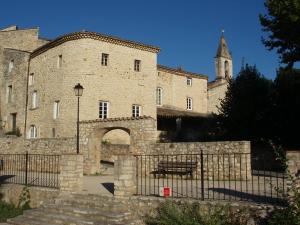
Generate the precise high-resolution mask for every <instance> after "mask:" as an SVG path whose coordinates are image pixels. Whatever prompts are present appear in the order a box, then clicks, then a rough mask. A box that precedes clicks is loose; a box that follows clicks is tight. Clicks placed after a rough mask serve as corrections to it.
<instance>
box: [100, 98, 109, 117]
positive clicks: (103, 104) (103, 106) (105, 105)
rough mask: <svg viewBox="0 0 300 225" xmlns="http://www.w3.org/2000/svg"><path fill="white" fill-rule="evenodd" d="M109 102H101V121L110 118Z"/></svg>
mask: <svg viewBox="0 0 300 225" xmlns="http://www.w3.org/2000/svg"><path fill="white" fill-rule="evenodd" d="M108 106H109V102H105V101H100V102H99V119H106V118H107V117H108Z"/></svg>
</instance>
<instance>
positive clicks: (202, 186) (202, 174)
mask: <svg viewBox="0 0 300 225" xmlns="http://www.w3.org/2000/svg"><path fill="white" fill-rule="evenodd" d="M203 162H204V160H203V150H202V149H201V153H200V163H201V166H200V168H201V199H202V200H204V165H203Z"/></svg>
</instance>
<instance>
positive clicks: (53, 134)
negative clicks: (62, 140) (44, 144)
mask: <svg viewBox="0 0 300 225" xmlns="http://www.w3.org/2000/svg"><path fill="white" fill-rule="evenodd" d="M55 136H56V131H55V128H52V137H53V138H55Z"/></svg>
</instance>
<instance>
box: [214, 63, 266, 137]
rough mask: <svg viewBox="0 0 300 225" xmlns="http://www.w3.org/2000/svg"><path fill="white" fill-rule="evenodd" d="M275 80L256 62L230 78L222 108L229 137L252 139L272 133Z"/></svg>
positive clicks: (224, 125)
mask: <svg viewBox="0 0 300 225" xmlns="http://www.w3.org/2000/svg"><path fill="white" fill-rule="evenodd" d="M271 96H272V81H270V80H268V79H266V78H264V77H263V76H262V75H261V74H260V73H259V72H258V70H257V69H256V67H255V66H248V65H246V67H245V68H242V70H241V71H240V73H239V74H238V76H237V77H236V78H235V79H232V80H230V82H229V86H228V90H227V92H226V96H225V98H224V99H223V100H222V101H221V106H220V108H219V113H220V115H219V119H220V124H221V128H222V129H223V130H224V131H225V138H227V139H231V140H242V139H246V140H251V141H253V140H254V141H255V140H258V139H260V138H268V137H270V136H272V128H271V127H270V124H271V118H270V116H269V115H270V109H271V108H272V101H271Z"/></svg>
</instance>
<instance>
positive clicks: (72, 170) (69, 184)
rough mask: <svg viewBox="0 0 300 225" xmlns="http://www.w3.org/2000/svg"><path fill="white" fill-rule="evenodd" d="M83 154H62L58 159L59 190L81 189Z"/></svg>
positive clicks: (71, 190) (72, 190)
mask: <svg viewBox="0 0 300 225" xmlns="http://www.w3.org/2000/svg"><path fill="white" fill-rule="evenodd" d="M82 179H83V155H82V154H63V155H61V159H60V175H59V185H60V190H61V191H67V192H74V191H80V190H82Z"/></svg>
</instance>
